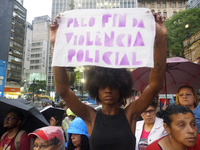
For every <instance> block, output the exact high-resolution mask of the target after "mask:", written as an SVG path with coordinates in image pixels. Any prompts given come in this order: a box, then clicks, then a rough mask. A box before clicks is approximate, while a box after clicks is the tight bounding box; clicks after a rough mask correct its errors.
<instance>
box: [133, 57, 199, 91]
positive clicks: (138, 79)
mask: <svg viewBox="0 0 200 150" xmlns="http://www.w3.org/2000/svg"><path fill="white" fill-rule="evenodd" d="M150 71H151V68H147V67H142V68H137V69H135V70H134V71H133V72H132V75H133V80H134V85H133V90H137V91H143V90H144V88H145V87H146V86H147V84H148V82H149V74H150ZM163 82H164V83H163V89H162V90H161V91H160V93H162V94H166V93H167V94H175V93H176V91H177V90H178V88H179V87H180V86H182V85H190V86H192V87H194V88H200V65H198V64H195V63H193V62H190V61H189V60H187V59H184V58H181V57H173V58H167V66H166V73H165V80H164V81H163Z"/></svg>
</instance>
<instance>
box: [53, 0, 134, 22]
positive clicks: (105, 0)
mask: <svg viewBox="0 0 200 150" xmlns="http://www.w3.org/2000/svg"><path fill="white" fill-rule="evenodd" d="M135 7H137V0H52V15H51V16H52V18H55V17H56V16H57V15H58V14H59V13H62V12H64V11H67V10H73V9H111V8H135Z"/></svg>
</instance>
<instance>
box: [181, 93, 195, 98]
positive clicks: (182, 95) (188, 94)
mask: <svg viewBox="0 0 200 150" xmlns="http://www.w3.org/2000/svg"><path fill="white" fill-rule="evenodd" d="M184 96H186V97H189V96H192V94H190V93H185V94H184V93H182V94H179V97H184Z"/></svg>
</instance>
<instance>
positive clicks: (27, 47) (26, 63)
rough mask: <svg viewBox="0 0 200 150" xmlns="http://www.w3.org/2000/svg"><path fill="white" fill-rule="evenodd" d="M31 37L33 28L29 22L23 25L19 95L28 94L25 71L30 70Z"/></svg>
mask: <svg viewBox="0 0 200 150" xmlns="http://www.w3.org/2000/svg"><path fill="white" fill-rule="evenodd" d="M32 35H33V26H32V24H30V23H29V22H26V24H25V36H24V54H23V56H24V57H23V58H24V59H23V65H22V66H23V68H22V81H23V83H22V87H21V93H27V92H28V80H27V79H28V73H27V70H28V69H30V59H31V45H32Z"/></svg>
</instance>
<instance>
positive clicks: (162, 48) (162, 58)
mask: <svg viewBox="0 0 200 150" xmlns="http://www.w3.org/2000/svg"><path fill="white" fill-rule="evenodd" d="M166 53H167V36H166V35H163V36H162V37H157V38H156V40H155V44H154V68H153V69H151V73H150V78H149V85H150V87H153V88H154V91H155V93H157V92H159V91H160V89H161V88H162V84H163V79H164V76H165V71H166V55H167V54H166Z"/></svg>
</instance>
